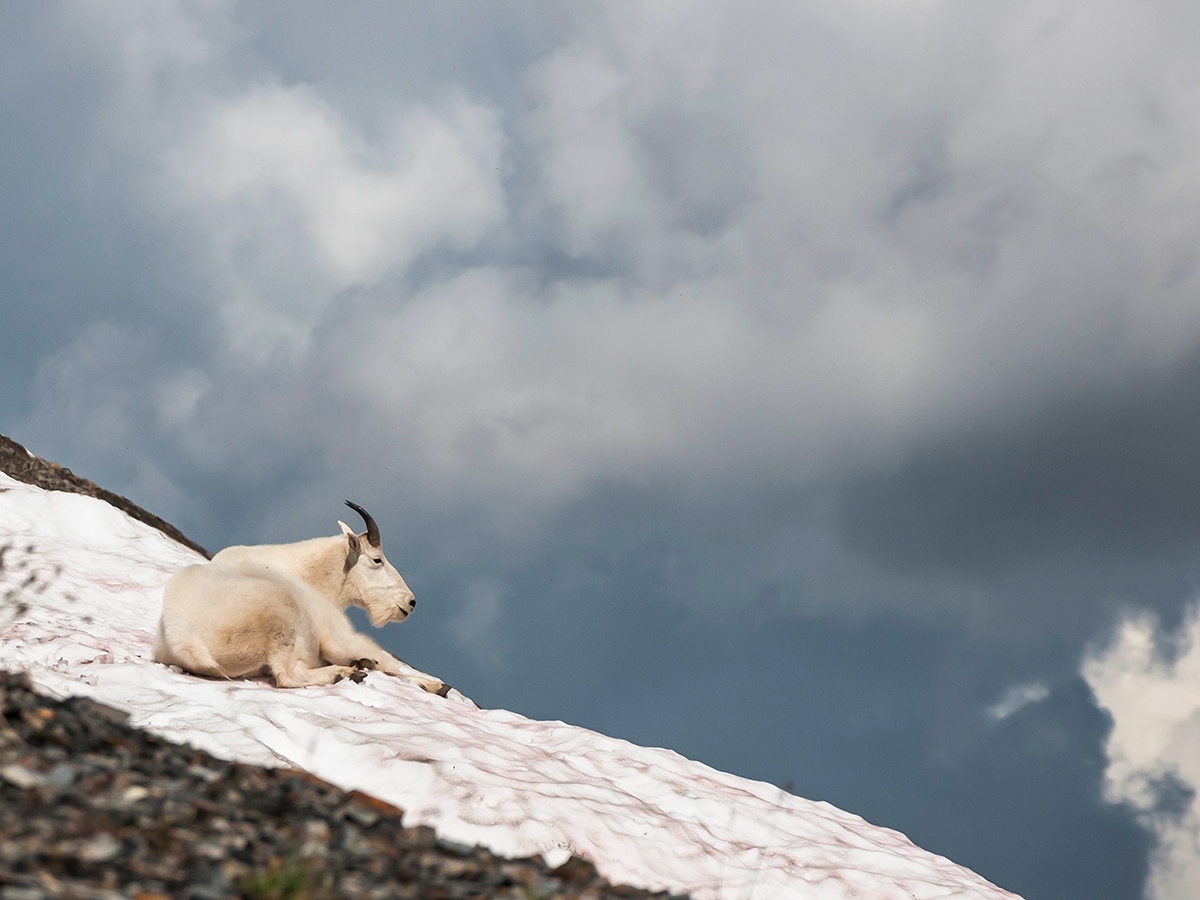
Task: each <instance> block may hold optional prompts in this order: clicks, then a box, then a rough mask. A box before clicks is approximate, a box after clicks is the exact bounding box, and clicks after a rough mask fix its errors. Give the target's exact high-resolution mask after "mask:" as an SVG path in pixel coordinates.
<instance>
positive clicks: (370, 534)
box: [346, 500, 379, 547]
mask: <svg viewBox="0 0 1200 900" xmlns="http://www.w3.org/2000/svg"><path fill="white" fill-rule="evenodd" d="M346 505H347V506H348V507H350V508H351V509H352V510H354V511H355V512H356V513H358V514H359V515H360V516H362V517H363V521H364V522H366V523H367V543H368V544H370V545H371V546H372V547H378V546H379V526H378V525H376V524H375V520H374V519H372V518H371V514H370V513H369V512H367V511H366V510H365V509H363V508H362V507H361V506H359V505H358V504H357V503H351V502H350V501H349V500H347V501H346Z"/></svg>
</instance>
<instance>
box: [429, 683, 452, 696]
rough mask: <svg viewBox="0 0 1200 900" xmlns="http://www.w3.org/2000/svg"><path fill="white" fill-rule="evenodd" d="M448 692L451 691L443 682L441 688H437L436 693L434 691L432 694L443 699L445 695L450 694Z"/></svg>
mask: <svg viewBox="0 0 1200 900" xmlns="http://www.w3.org/2000/svg"><path fill="white" fill-rule="evenodd" d="M450 691H451V688H450V685H448V684H446V682H444V681H443V682H442V686H441V687H440V688H438V689H437V690H436V691H434V692H433V693H435V694H437V695H438V696H439V697H445V696H446V695H447V694H449V693H450Z"/></svg>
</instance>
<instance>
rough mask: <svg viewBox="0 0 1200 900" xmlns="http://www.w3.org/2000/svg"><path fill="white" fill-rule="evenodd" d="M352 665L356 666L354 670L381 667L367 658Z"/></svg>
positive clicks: (355, 661)
mask: <svg viewBox="0 0 1200 900" xmlns="http://www.w3.org/2000/svg"><path fill="white" fill-rule="evenodd" d="M350 665H352V666H354V668H356V669H374V668H375V667H376V666H378V665H379V663H377V662H376V661H375V660H373V659H367V658H366V657H364V658H362V659H356V660H354V661H353V662H351V663H350Z"/></svg>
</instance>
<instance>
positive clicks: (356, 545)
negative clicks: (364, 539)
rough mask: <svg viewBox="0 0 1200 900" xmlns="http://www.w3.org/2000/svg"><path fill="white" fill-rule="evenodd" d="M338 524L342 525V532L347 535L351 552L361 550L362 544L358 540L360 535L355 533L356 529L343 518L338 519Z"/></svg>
mask: <svg viewBox="0 0 1200 900" xmlns="http://www.w3.org/2000/svg"><path fill="white" fill-rule="evenodd" d="M338 524H339V525H341V526H342V534H344V535H345V536H346V543H347V544H349V545H350V552H351V553H359V552H361V550H362V544H361V543H360V542H359V540H358V535H357V534H355V533H354V529H353V528H351V527H350V526H349V525H347V524H346V523H345V522H343V521H342V520H341V519H339V520H338Z"/></svg>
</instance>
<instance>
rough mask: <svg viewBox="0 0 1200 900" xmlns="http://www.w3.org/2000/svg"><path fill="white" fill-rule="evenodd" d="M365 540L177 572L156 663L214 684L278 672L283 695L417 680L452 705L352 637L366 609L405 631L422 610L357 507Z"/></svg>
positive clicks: (277, 550) (243, 553)
mask: <svg viewBox="0 0 1200 900" xmlns="http://www.w3.org/2000/svg"><path fill="white" fill-rule="evenodd" d="M346 505H347V506H349V507H350V508H351V509H353V510H354V511H355V512H357V513H358V514H359V515H360V516H362V517H363V521H364V522H366V525H367V530H366V531H365V532H363V533H362V534H355V532H354V530H353V529H351V528H350V526H349V525H347V524H346V523H345V522H340V521H339V522H338V524H339V525H340V526H341V527H342V534H340V535H337V536H336V537H324V538H313V539H312V540H308V541H299V542H297V543H294V544H270V545H264V546H257V547H227V548H226V549H224V550H222V551H221V552H220V553H218V554H217V555H216V556H214V557H213V558H212V561H211V562H207V563H200V564H198V565H194V566H188V567H186V568H184V569H181V570H180V571H179V572H176V573H175V574H174V575H173V576H171V579H170V580H169V581H168V582H167V584H166V586H165V587H164V588H163V611H162V619H161V620H160V621H159V625H158V634H157V636H156V638H155V642H154V658H155V659H156V660H157V661H158V662H161V663H166V664H168V665H175V666H179V667H180V668H182V669H185V670H187V671H188V672H192V673H194V674H196V675H206V676H208V677H210V678H239V677H242V676H245V675H256V674H261V673H264V672H270V673H271V675H272V676H273V677H274V679H275V684H276V685H278V686H279V687H304V686H305V685H310V684H333V683H334V682H336V681H339V680H341V679H342V678H352V679H354V680H355V681H361V680H362V679H363V677H364V672H363V671H362V670H363V669H367V668H375V669H378V670H379V671H381V672H384V673H386V674H388V675H401V676H406V677H408V678H411V679H412V680H413V681H415V682H416V683H417V684H418V685H420V686H421V687H422V688H424V689H425V690H427V691H430V692H432V693H436V694H440V695H442V696H445V695H446V694H447V693H448V692H449V690H450V688H449V686H448V685H446V684H444V683H443V682H441V681H439V680H437V679H435V678H431V677H429V676H428V675H425V674H423V673H421V672H418V671H417V670H416V669H413V668H412V667H410V666H408V665H407V664H406V663H403V662H401V661H400V660H398V659H397V658H396V657H394V656H392V655H391V654H390V653H388V652H387V651H385V650H384V649H383V648H381V647H380V646H379V645H378V644H377V643H375V642H374V641H373V640H371V639H370V638H369V637H367V636H366V635H364V634H360V633H359V632H357V631H355V630H354V626H353V625H352V624H351V623H350V620H349V618H347V616H346V613H345V610H346V608H347V607H348V606H349V605H350V604H351V603H353V604H355V605H356V606H361V607H362V608H363V609H365V610H366V611H367V614H368V615H369V616H370V619H371V624H372V625H374V626H375V627H376V628H378V627H380V626H382V625H385V624H387V623H388V622H392V621H396V622H402V621H404V619H406V618H407V617H408V615H409V613H411V612H412V611H413V608H414V607H415V606H416V605H417V601H416V598H415V597H413V593H412V591H410V590H409V589H408V585H407V584H405V583H404V579H403V578H401V577H400V573H399V572H397V571H396V569H395V568H394V567H393V566H392V564H391V563H389V562H388V561H387V558H386V557H385V556H384V555H383V548H382V547H381V546H380V542H379V526H378V525H376V524H375V520H374V519H373V518H371V515H370V514H369V513H368V512H367V511H366V510H365V509H363V508H362V507H361V506H358V505H357V504H354V503H351V502H350V501H349V500H347V501H346Z"/></svg>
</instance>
